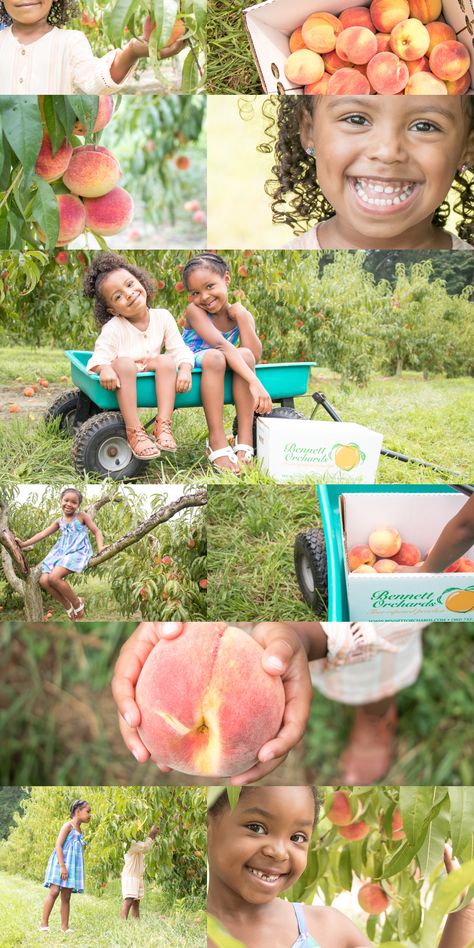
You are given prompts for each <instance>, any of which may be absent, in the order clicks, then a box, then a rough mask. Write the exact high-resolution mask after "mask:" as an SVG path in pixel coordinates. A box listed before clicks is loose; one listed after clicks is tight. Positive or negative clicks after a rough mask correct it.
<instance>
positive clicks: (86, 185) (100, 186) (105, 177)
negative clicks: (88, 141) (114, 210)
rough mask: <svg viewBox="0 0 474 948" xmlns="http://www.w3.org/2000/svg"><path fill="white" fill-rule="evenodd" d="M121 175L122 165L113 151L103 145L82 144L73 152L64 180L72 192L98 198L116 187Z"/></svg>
mask: <svg viewBox="0 0 474 948" xmlns="http://www.w3.org/2000/svg"><path fill="white" fill-rule="evenodd" d="M120 176H121V171H120V165H119V163H118V161H117V159H116V158H115V156H114V155H113V154H112V152H111V151H108V149H107V148H103V147H102V146H101V145H80V146H79V148H75V149H74V151H73V153H72V157H71V160H70V162H69V167H68V169H67V171H66V173H65V175H64V176H63V181H64V184H65V185H66V187H67V188H68V189H69V191H71V192H72V194H78V195H79V196H80V197H85V198H97V197H102V195H103V194H107V193H108V192H109V191H111V190H112V188H115V185H116V184H117V182H118V180H119V178H120Z"/></svg>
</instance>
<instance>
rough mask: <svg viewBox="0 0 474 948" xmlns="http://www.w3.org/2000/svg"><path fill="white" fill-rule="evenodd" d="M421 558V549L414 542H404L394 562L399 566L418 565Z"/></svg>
mask: <svg viewBox="0 0 474 948" xmlns="http://www.w3.org/2000/svg"><path fill="white" fill-rule="evenodd" d="M420 560H421V550H420V549H419V547H417V546H415V544H414V543H402V545H401V547H400V549H399V551H398V553H395V556H394V557H393V561H394V563H398V565H399V566H416V564H417V563H419V562H420Z"/></svg>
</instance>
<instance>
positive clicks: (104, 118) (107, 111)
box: [74, 95, 114, 135]
mask: <svg viewBox="0 0 474 948" xmlns="http://www.w3.org/2000/svg"><path fill="white" fill-rule="evenodd" d="M113 111H114V100H113V97H112V96H111V95H100V96H99V108H98V109H97V116H96V120H95V122H94V126H93V129H92V131H93V132H101V131H102V129H103V128H105V126H106V125H108V124H109V122H110V119H111V118H112V115H113ZM74 134H75V135H85V134H86V130H85V128H84V126H83V124H82V122H79V121H77V122H76V124H75V126H74Z"/></svg>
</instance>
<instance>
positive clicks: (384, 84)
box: [367, 52, 409, 95]
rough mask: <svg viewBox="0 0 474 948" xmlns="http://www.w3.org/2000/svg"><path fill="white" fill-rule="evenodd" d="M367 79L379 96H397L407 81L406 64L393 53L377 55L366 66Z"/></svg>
mask: <svg viewBox="0 0 474 948" xmlns="http://www.w3.org/2000/svg"><path fill="white" fill-rule="evenodd" d="M367 78H368V80H369V82H370V85H371V86H372V88H373V89H375V91H376V92H378V93H379V94H380V95H398V93H399V92H401V91H402V90H403V89H404V88H405V86H406V84H407V82H408V79H409V74H408V69H407V64H406V63H404V62H402V61H401V60H400V59H399V58H398V56H396V55H395V53H388V52H386V53H377V54H376V56H374V57H373V59H371V60H370V63H368V64H367Z"/></svg>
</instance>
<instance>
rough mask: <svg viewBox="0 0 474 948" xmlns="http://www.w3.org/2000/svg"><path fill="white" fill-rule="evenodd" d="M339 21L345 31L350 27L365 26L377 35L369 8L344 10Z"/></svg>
mask: <svg viewBox="0 0 474 948" xmlns="http://www.w3.org/2000/svg"><path fill="white" fill-rule="evenodd" d="M339 20H340V21H341V23H342V25H343V27H344V29H345V30H347V29H349V27H350V26H365V27H366V28H367V29H368V30H371V32H372V33H375V26H374V24H373V23H372V17H371V15H370V10H369V9H368V7H349V9H348V10H343V11H342V13H340V14H339Z"/></svg>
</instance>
